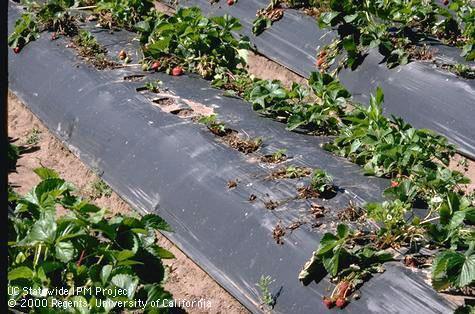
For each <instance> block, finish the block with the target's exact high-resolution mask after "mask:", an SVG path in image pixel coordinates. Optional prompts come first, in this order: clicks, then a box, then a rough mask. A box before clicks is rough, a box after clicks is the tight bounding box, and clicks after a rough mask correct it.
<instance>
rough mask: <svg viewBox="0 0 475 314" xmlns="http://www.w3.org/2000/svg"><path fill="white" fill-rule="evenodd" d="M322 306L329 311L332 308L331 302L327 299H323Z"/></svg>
mask: <svg viewBox="0 0 475 314" xmlns="http://www.w3.org/2000/svg"><path fill="white" fill-rule="evenodd" d="M323 304H325V306H326V307H327V308H329V309H331V308H332V307H333V305H334V304H333V301H332V300H331V299H330V298H329V297H323Z"/></svg>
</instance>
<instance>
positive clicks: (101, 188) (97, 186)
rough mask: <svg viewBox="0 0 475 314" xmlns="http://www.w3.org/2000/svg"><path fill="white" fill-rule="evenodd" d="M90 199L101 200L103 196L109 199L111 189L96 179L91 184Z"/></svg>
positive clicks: (102, 181)
mask: <svg viewBox="0 0 475 314" xmlns="http://www.w3.org/2000/svg"><path fill="white" fill-rule="evenodd" d="M91 187H92V193H91V197H92V198H93V199H96V198H101V197H103V196H105V197H110V196H111V195H112V189H111V188H110V186H109V185H107V183H105V182H104V180H102V179H97V180H96V181H94V182H93V183H92V186H91Z"/></svg>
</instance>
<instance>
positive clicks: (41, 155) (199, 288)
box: [8, 94, 249, 314]
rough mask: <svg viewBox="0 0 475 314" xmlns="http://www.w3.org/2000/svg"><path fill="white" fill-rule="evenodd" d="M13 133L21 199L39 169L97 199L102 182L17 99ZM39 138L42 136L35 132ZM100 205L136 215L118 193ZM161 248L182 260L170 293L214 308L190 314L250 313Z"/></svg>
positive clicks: (12, 179)
mask: <svg viewBox="0 0 475 314" xmlns="http://www.w3.org/2000/svg"><path fill="white" fill-rule="evenodd" d="M34 128H36V129H37V130H38V131H39V136H38V140H37V141H35V142H37V143H36V144H33V145H27V144H26V142H27V140H28V138H30V137H31V135H32V130H33V129H34ZM8 132H9V136H10V137H12V138H13V139H17V140H16V142H15V144H16V145H19V146H24V147H25V148H27V152H26V153H23V154H22V155H21V156H20V159H19V160H18V163H17V168H16V172H13V173H11V174H10V175H9V178H8V179H9V183H10V184H11V185H12V186H13V188H14V190H15V191H16V192H18V193H21V194H23V193H26V192H28V191H29V190H30V189H31V188H32V187H33V186H34V185H36V184H38V183H39V181H40V180H39V178H38V177H37V176H36V174H35V173H34V172H33V169H35V168H37V167H41V166H44V167H48V168H52V169H54V170H56V171H57V172H58V173H59V174H60V175H61V177H62V178H64V179H66V180H67V181H69V182H71V183H73V184H74V185H75V186H76V188H77V189H78V194H80V195H81V196H83V197H84V198H91V199H92V198H94V197H92V195H95V194H96V195H97V193H96V192H97V191H94V187H93V183H94V182H97V180H98V179H99V178H98V176H97V175H96V174H95V173H94V172H93V171H91V170H90V169H89V168H88V167H87V166H86V165H84V164H83V163H82V162H81V161H80V160H79V159H78V158H77V157H76V156H74V155H73V154H72V153H71V152H70V151H69V150H68V149H67V148H66V147H65V146H63V145H62V143H61V142H60V141H58V140H57V139H56V138H55V137H54V136H53V135H52V134H51V133H50V132H49V131H48V130H47V129H46V128H45V127H44V125H43V124H42V123H41V122H40V121H39V120H38V119H37V118H36V117H35V116H34V115H33V114H32V113H31V112H30V111H29V110H28V109H27V108H26V107H25V106H24V105H23V104H21V103H20V102H19V101H18V99H17V98H16V97H15V96H14V95H13V94H9V97H8ZM35 133H38V132H35ZM93 202H94V203H95V204H97V205H98V206H101V207H105V208H108V209H109V210H110V211H111V212H112V213H122V214H132V213H133V210H132V209H131V208H130V206H129V205H128V204H126V203H125V202H124V201H123V200H122V199H121V198H120V197H119V196H118V195H117V194H116V193H114V192H112V193H111V194H110V196H104V195H102V196H101V197H99V198H96V199H94V200H93ZM158 242H159V243H160V245H161V246H162V247H164V248H166V249H168V250H170V251H171V252H172V253H173V254H174V255H175V256H176V258H175V259H173V260H164V263H165V264H166V265H167V266H168V267H169V269H170V276H169V279H168V281H167V283H166V284H165V288H166V289H167V290H168V291H170V292H171V293H172V294H173V297H174V298H175V299H177V300H187V301H192V300H200V299H203V300H205V301H207V300H209V301H210V303H211V306H210V308H207V309H205V308H203V307H201V308H199V307H195V308H185V309H183V310H184V311H186V312H187V313H200V314H201V313H215V314H218V313H249V311H247V310H246V309H245V308H244V307H243V306H242V305H241V304H240V303H239V302H238V301H237V300H236V299H234V298H233V297H232V296H231V295H230V294H229V293H228V292H226V291H225V290H224V289H223V288H222V287H221V286H219V285H218V284H217V283H216V282H215V281H214V280H213V279H212V278H211V277H210V276H209V275H208V274H206V273H205V272H204V271H203V270H202V269H201V268H200V267H199V266H197V265H196V264H195V263H194V262H193V261H192V260H191V259H190V258H188V257H187V256H186V255H185V254H184V253H183V252H182V251H180V250H179V249H178V248H177V247H176V246H174V245H173V243H171V242H170V241H169V240H168V239H167V238H166V237H165V236H163V235H162V234H158Z"/></svg>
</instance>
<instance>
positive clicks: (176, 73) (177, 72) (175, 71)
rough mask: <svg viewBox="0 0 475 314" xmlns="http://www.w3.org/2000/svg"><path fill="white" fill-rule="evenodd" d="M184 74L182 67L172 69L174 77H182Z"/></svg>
mask: <svg viewBox="0 0 475 314" xmlns="http://www.w3.org/2000/svg"><path fill="white" fill-rule="evenodd" d="M182 74H183V69H182V68H181V67H174V68H173V69H172V75H173V76H180V75H182Z"/></svg>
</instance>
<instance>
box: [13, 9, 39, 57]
mask: <svg viewBox="0 0 475 314" xmlns="http://www.w3.org/2000/svg"><path fill="white" fill-rule="evenodd" d="M39 37H40V35H39V29H38V26H37V24H36V22H35V20H34V17H33V15H32V14H28V13H25V14H22V16H21V17H20V19H18V20H17V21H16V22H15V30H14V31H13V32H12V33H11V34H10V36H9V37H8V45H9V46H10V47H13V48H14V49H16V50H15V53H18V52H20V50H21V48H22V47H24V46H25V45H26V44H28V43H29V42H30V41H33V40H36V39H38V38H39ZM17 51H18V52H17Z"/></svg>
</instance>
